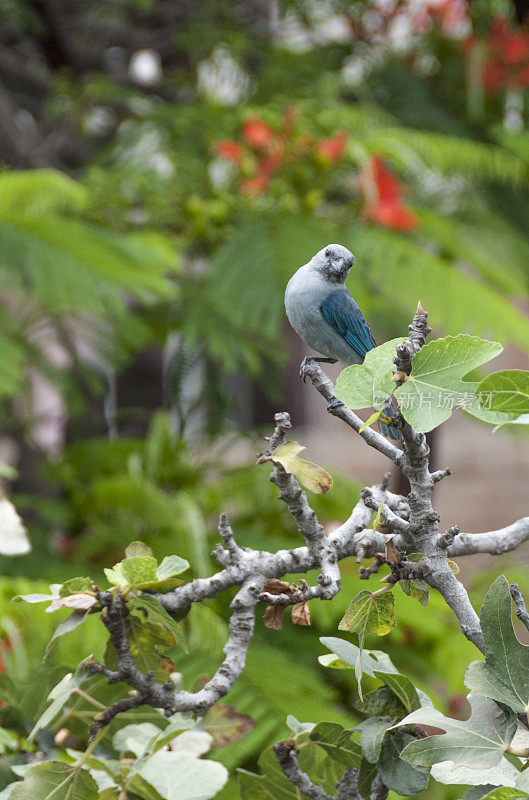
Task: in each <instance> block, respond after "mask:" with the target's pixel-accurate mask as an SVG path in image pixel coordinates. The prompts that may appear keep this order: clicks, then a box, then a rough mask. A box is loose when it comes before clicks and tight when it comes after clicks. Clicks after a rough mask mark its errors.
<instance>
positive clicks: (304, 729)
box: [286, 714, 316, 736]
mask: <svg viewBox="0 0 529 800" xmlns="http://www.w3.org/2000/svg"><path fill="white" fill-rule="evenodd" d="M286 723H287V726H288V727H289V728H290V730H291V731H292V733H293V734H294V736H297V735H298V734H300V733H310V732H311V730H312V729H313V728H315V727H316V724H315V723H314V722H300V721H299V720H298V719H296V717H294V716H293V715H292V714H289V715H288V717H287V719H286Z"/></svg>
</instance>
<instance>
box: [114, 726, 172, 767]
mask: <svg viewBox="0 0 529 800" xmlns="http://www.w3.org/2000/svg"><path fill="white" fill-rule="evenodd" d="M160 733H162V731H161V730H160V728H158V727H157V726H156V725H153V724H152V723H151V722H142V723H141V724H140V725H125V727H124V728H121V729H120V730H119V731H118V732H117V733H115V734H114V736H113V738H112V746H113V747H114V749H115V750H117V751H118V752H119V753H122V754H125V753H134V755H135V756H136V758H141V757H142V756H143V754H144V753H145V751H146V750H147V745H148V744H149V742H150V741H151V740H152V739H153V738H155V737H157V736H158V735H159V734H160ZM175 735H176V734H175Z"/></svg>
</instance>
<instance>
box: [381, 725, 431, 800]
mask: <svg viewBox="0 0 529 800" xmlns="http://www.w3.org/2000/svg"><path fill="white" fill-rule="evenodd" d="M410 742H411V743H413V738H412V737H411V736H408V734H405V733H397V734H393V735H392V736H386V738H385V739H384V742H383V744H382V749H381V752H380V758H379V760H378V765H377V766H378V773H379V775H380V777H381V778H382V780H383V781H384V783H385V784H386V786H387V787H388V788H389V789H393V791H394V792H397V794H401V795H403V796H404V797H411V796H412V795H414V794H417V792H421V791H422V790H423V789H426V787H427V786H428V779H429V777H430V770H429V768H428V767H426V766H417V765H415V764H409V763H406V761H403V760H402V757H401V756H402V751H403V750H404V749H405V748H406V746H408V747H409V746H410V744H409V743H410Z"/></svg>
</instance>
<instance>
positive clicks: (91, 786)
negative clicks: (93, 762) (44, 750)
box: [8, 761, 99, 800]
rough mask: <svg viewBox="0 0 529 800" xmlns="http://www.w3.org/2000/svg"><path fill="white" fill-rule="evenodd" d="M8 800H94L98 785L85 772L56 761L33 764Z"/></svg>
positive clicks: (97, 793) (96, 795) (95, 799)
mask: <svg viewBox="0 0 529 800" xmlns="http://www.w3.org/2000/svg"><path fill="white" fill-rule="evenodd" d="M8 796H9V798H10V800H30V798H31V800H97V798H98V797H99V790H98V787H97V783H96V782H95V780H94V779H93V778H92V776H91V775H90V774H89V773H88V772H87V771H86V770H85V769H78V768H77V767H72V766H70V765H69V764H61V763H59V762H58V761H46V762H44V763H43V764H36V765H35V766H34V767H31V768H30V769H29V770H27V772H25V773H24V780H23V781H21V782H19V783H17V784H16V785H15V787H14V789H13V790H12V791H11V793H10V794H9V795H8Z"/></svg>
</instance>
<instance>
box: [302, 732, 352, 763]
mask: <svg viewBox="0 0 529 800" xmlns="http://www.w3.org/2000/svg"><path fill="white" fill-rule="evenodd" d="M351 733H352V731H351V730H344V728H342V726H341V725H338V724H337V723H335V722H320V723H319V725H316V726H315V727H314V728H313V729H312V730H311V732H310V733H309V738H310V740H311V742H315V743H316V744H317V745H318V746H319V747H321V748H322V749H323V750H325V752H326V753H329V755H331V756H332V758H334V760H335V761H338V762H339V763H340V764H343V765H344V766H346V767H359V766H360V762H361V760H362V751H361V750H360V748H359V746H358V745H357V744H356V743H355V742H352V741H351Z"/></svg>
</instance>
